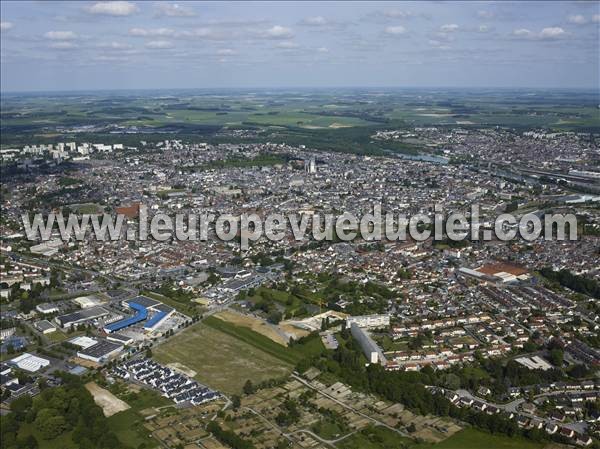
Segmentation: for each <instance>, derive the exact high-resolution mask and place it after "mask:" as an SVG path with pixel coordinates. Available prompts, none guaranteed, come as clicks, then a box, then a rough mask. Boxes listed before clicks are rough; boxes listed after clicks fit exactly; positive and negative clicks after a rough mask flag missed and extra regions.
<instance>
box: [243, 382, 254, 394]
mask: <svg viewBox="0 0 600 449" xmlns="http://www.w3.org/2000/svg"><path fill="white" fill-rule="evenodd" d="M254 391H255V390H254V385H253V384H252V381H251V380H250V379H248V380H247V381H246V383H245V384H244V394H252V393H254Z"/></svg>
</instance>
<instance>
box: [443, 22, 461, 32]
mask: <svg viewBox="0 0 600 449" xmlns="http://www.w3.org/2000/svg"><path fill="white" fill-rule="evenodd" d="M459 28H460V27H459V26H458V25H457V24H455V23H447V24H446V25H442V26H441V27H440V31H441V32H443V33H452V32H454V31H458V29H459Z"/></svg>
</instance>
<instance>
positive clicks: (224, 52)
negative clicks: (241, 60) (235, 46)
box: [217, 48, 237, 56]
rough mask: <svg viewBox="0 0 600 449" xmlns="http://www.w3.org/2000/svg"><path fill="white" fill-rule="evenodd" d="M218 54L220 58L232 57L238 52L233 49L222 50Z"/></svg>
mask: <svg viewBox="0 0 600 449" xmlns="http://www.w3.org/2000/svg"><path fill="white" fill-rule="evenodd" d="M217 54H218V55H220V56H232V55H237V51H235V50H232V49H231V48H221V49H220V50H218V51H217Z"/></svg>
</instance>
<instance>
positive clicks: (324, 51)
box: [317, 47, 329, 53]
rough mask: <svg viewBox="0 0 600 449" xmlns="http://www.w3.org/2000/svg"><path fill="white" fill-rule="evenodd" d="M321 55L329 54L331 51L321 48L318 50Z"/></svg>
mask: <svg viewBox="0 0 600 449" xmlns="http://www.w3.org/2000/svg"><path fill="white" fill-rule="evenodd" d="M317 51H318V52H319V53H329V49H328V48H327V47H319V48H317Z"/></svg>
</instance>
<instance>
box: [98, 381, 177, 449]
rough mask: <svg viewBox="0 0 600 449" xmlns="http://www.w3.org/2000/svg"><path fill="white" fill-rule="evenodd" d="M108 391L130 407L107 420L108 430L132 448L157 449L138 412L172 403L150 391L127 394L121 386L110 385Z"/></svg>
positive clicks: (156, 444)
mask: <svg viewBox="0 0 600 449" xmlns="http://www.w3.org/2000/svg"><path fill="white" fill-rule="evenodd" d="M110 390H111V392H112V393H113V394H115V396H117V397H119V398H120V399H122V400H124V401H125V402H127V404H128V405H129V406H130V407H131V408H130V409H128V410H124V411H122V412H119V413H116V414H114V415H113V416H111V417H110V418H108V419H107V422H108V426H109V427H110V430H112V431H113V432H114V433H115V435H116V436H117V438H118V439H119V441H121V442H122V443H123V444H126V445H128V446H130V447H132V448H138V447H142V446H141V445H142V444H143V445H144V446H143V447H145V448H147V449H150V448H155V447H158V443H157V442H156V440H154V438H152V436H150V435H149V433H148V431H147V430H146V429H145V428H144V426H143V423H144V418H143V416H142V415H141V414H140V411H142V410H144V409H148V408H151V407H161V406H166V405H173V402H171V401H170V400H169V399H167V398H164V397H162V396H160V395H159V394H158V393H157V392H155V391H152V390H141V391H140V392H139V393H134V392H128V391H127V389H126V388H125V386H124V385H123V384H114V385H111V386H110Z"/></svg>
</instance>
